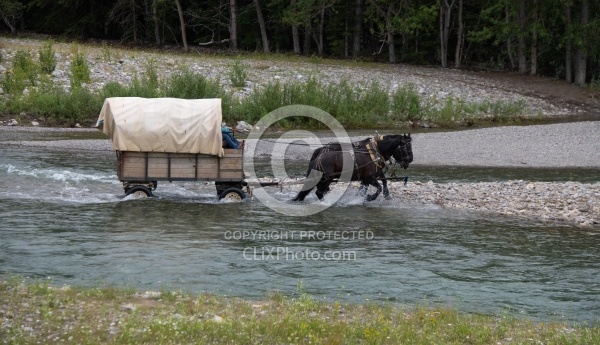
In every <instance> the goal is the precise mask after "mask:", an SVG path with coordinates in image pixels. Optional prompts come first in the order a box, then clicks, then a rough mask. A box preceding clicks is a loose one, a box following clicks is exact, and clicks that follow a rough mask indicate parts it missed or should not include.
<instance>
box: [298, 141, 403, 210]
mask: <svg viewBox="0 0 600 345" xmlns="http://www.w3.org/2000/svg"><path fill="white" fill-rule="evenodd" d="M344 153H346V154H347V153H349V152H347V151H344V150H343V149H342V145H341V144H339V143H329V144H327V145H325V146H323V147H321V148H318V149H316V150H315V151H314V152H313V155H312V157H311V159H310V162H309V163H308V170H307V171H306V182H305V183H304V186H303V187H302V190H301V191H300V193H298V195H297V196H296V197H295V198H294V199H293V201H302V200H304V198H305V197H306V196H307V195H308V194H309V193H310V191H311V190H312V189H313V188H314V187H315V186H316V187H317V192H316V194H317V197H318V198H319V199H323V196H324V195H325V194H326V193H327V192H328V191H329V185H330V184H331V183H332V182H335V180H336V179H339V178H340V176H341V175H342V166H343V155H344ZM350 154H353V156H354V159H353V163H354V166H353V168H352V169H353V171H352V178H351V180H352V181H361V184H362V185H361V190H362V191H363V192H365V193H366V190H367V188H368V187H369V185H372V186H375V187H376V188H377V191H376V192H375V194H371V195H367V201H372V200H375V199H377V197H378V196H379V193H381V191H382V190H383V195H384V196H385V197H386V198H387V197H389V190H388V188H387V181H386V180H385V175H384V167H385V164H386V162H387V161H388V160H389V159H390V158H391V157H394V159H395V160H396V161H397V162H398V163H400V164H401V166H402V167H403V168H404V169H406V168H408V165H409V163H411V162H412V160H413V154H412V145H411V138H410V134H408V135H406V134H401V135H385V136H378V137H375V138H367V139H364V140H362V141H358V142H355V143H353V144H352V152H350ZM346 169H348V168H347V167H346ZM378 179H382V183H383V188H382V186H381V185H380V184H379V181H378ZM317 181H318V182H317Z"/></svg>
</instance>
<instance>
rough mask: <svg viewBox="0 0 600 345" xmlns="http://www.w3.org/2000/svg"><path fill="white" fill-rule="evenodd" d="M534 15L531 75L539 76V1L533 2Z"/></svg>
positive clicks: (534, 0)
mask: <svg viewBox="0 0 600 345" xmlns="http://www.w3.org/2000/svg"><path fill="white" fill-rule="evenodd" d="M532 11H533V14H532V21H533V27H532V30H531V58H530V60H531V70H530V71H529V73H530V74H531V75H536V74H537V44H538V42H537V30H538V29H537V22H538V0H533V9H532Z"/></svg>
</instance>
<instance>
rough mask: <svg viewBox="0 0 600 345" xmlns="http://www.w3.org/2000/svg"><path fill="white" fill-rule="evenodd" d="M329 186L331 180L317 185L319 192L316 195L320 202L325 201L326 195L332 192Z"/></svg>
mask: <svg viewBox="0 0 600 345" xmlns="http://www.w3.org/2000/svg"><path fill="white" fill-rule="evenodd" d="M329 184H331V181H330V180H325V181H321V182H319V183H317V191H316V193H315V194H317V198H319V200H323V197H324V196H325V194H327V192H329V191H330V189H329Z"/></svg>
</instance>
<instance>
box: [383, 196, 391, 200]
mask: <svg viewBox="0 0 600 345" xmlns="http://www.w3.org/2000/svg"><path fill="white" fill-rule="evenodd" d="M384 198H385V200H392V197H391V196H389V195H386V196H385V197H384Z"/></svg>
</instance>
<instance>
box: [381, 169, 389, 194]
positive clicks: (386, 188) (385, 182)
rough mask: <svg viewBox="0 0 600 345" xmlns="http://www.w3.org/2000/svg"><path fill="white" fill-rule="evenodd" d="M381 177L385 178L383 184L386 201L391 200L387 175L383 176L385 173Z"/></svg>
mask: <svg viewBox="0 0 600 345" xmlns="http://www.w3.org/2000/svg"><path fill="white" fill-rule="evenodd" d="M381 177H383V180H381V184H383V197H384V198H386V199H391V198H390V190H389V189H388V186H387V180H386V179H385V175H383V173H381Z"/></svg>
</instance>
